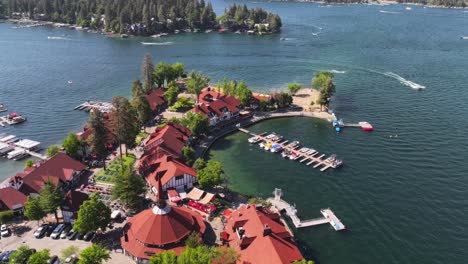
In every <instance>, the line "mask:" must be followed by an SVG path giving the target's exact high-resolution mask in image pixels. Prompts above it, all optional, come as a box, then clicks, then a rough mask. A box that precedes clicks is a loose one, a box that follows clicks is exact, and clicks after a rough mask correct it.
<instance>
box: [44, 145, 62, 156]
mask: <svg viewBox="0 0 468 264" xmlns="http://www.w3.org/2000/svg"><path fill="white" fill-rule="evenodd" d="M59 152H60V146H57V145H52V146H49V147H48V148H47V151H46V155H47V157H49V158H50V157H52V156H54V155H55V154H57V153H59Z"/></svg>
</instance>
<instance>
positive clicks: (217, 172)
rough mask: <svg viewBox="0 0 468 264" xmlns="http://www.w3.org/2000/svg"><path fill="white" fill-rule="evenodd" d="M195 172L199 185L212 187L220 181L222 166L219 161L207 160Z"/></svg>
mask: <svg viewBox="0 0 468 264" xmlns="http://www.w3.org/2000/svg"><path fill="white" fill-rule="evenodd" d="M197 174H198V183H199V184H200V185H201V186H203V187H204V188H206V187H213V186H215V185H218V184H220V183H221V182H222V178H221V176H222V174H223V166H222V165H221V162H219V161H215V160H209V161H208V162H207V163H206V166H205V167H204V168H203V169H201V170H198V171H197Z"/></svg>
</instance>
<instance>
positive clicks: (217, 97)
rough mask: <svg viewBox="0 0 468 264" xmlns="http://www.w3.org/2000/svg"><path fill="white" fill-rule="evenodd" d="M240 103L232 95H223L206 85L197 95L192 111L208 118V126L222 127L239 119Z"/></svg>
mask: <svg viewBox="0 0 468 264" xmlns="http://www.w3.org/2000/svg"><path fill="white" fill-rule="evenodd" d="M240 106H241V103H240V101H239V100H238V99H237V98H235V97H234V96H230V95H225V94H223V93H219V92H217V91H215V90H214V89H213V88H211V87H208V88H206V89H205V90H203V91H202V93H201V94H200V95H199V96H198V103H197V104H195V106H194V107H193V109H192V111H193V112H196V113H200V114H202V115H204V116H206V117H207V118H208V121H209V124H210V127H217V128H220V127H224V126H227V125H230V124H233V123H234V122H237V120H238V119H239V109H240Z"/></svg>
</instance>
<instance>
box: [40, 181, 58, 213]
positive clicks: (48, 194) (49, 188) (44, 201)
mask: <svg viewBox="0 0 468 264" xmlns="http://www.w3.org/2000/svg"><path fill="white" fill-rule="evenodd" d="M39 197H40V200H39V204H40V206H41V208H42V210H43V211H44V212H45V213H54V214H55V219H56V220H57V222H58V216H57V208H58V207H59V206H60V205H61V204H62V200H63V195H62V192H61V191H60V190H59V189H58V188H57V186H55V185H54V184H53V183H52V182H45V183H44V187H43V189H42V190H41V191H40V193H39Z"/></svg>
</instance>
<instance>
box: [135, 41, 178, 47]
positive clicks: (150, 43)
mask: <svg viewBox="0 0 468 264" xmlns="http://www.w3.org/2000/svg"><path fill="white" fill-rule="evenodd" d="M172 44H174V42H171V41H167V42H141V45H147V46H165V45H172Z"/></svg>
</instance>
